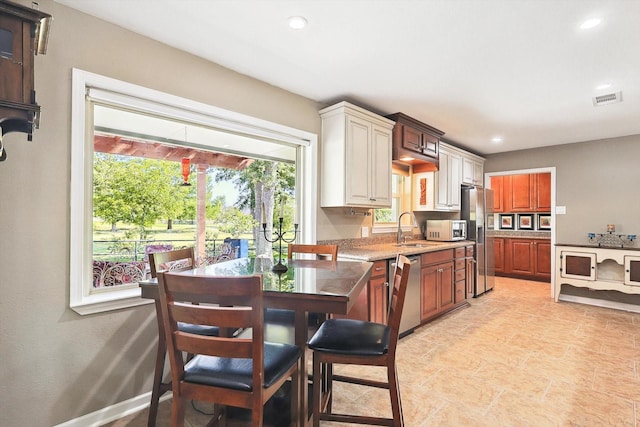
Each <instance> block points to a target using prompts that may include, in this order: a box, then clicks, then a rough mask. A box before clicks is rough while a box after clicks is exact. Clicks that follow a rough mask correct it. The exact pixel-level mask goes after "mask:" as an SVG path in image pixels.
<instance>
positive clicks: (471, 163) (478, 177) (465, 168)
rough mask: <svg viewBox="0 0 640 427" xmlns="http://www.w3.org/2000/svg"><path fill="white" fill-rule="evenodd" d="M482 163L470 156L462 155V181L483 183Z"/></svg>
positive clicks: (475, 183)
mask: <svg viewBox="0 0 640 427" xmlns="http://www.w3.org/2000/svg"><path fill="white" fill-rule="evenodd" d="M483 181H484V165H483V164H482V162H479V161H477V160H475V159H473V158H471V157H464V156H463V157H462V183H463V184H469V185H483Z"/></svg>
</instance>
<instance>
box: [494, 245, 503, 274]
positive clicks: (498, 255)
mask: <svg viewBox="0 0 640 427" xmlns="http://www.w3.org/2000/svg"><path fill="white" fill-rule="evenodd" d="M493 250H494V265H495V272H496V273H504V238H502V237H496V238H494V239H493Z"/></svg>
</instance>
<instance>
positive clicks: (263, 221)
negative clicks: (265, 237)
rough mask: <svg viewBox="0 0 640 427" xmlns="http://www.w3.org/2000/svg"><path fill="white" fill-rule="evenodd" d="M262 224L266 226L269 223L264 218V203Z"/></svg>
mask: <svg viewBox="0 0 640 427" xmlns="http://www.w3.org/2000/svg"><path fill="white" fill-rule="evenodd" d="M262 223H263V224H266V223H267V221H266V220H265V218H264V203H262Z"/></svg>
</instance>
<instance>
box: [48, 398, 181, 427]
mask: <svg viewBox="0 0 640 427" xmlns="http://www.w3.org/2000/svg"><path fill="white" fill-rule="evenodd" d="M170 398H171V393H165V394H164V396H162V397H161V398H160V402H162V401H164V400H167V399H170ZM150 402H151V392H148V393H144V394H141V395H139V396H135V397H132V398H131V399H128V400H125V401H124V402H118V403H116V404H115V405H111V406H107V407H106V408H102V409H99V410H97V411H95V412H92V413H90V414H86V415H83V416H81V417H78V418H74V419H72V420H69V421H67V422H64V423H62V424H58V425H55V426H53V427H99V426H102V425H105V424H107V423H110V422H111V421H115V420H118V419H120V418H122V417H126V416H127V415H130V414H133V413H135V412H138V411H141V410H143V409H145V408H147V407H148V406H149V404H150Z"/></svg>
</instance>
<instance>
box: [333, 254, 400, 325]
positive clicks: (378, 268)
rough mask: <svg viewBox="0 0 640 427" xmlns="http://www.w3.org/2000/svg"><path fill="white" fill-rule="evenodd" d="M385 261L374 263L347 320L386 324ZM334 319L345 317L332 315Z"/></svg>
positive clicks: (387, 294) (387, 293) (387, 291)
mask: <svg viewBox="0 0 640 427" xmlns="http://www.w3.org/2000/svg"><path fill="white" fill-rule="evenodd" d="M388 297H389V290H388V288H387V260H380V261H375V262H374V263H373V267H372V268H371V277H370V278H369V282H367V285H366V286H365V287H364V288H363V289H362V292H360V295H358V299H357V300H356V302H355V304H353V306H352V307H351V310H349V314H347V315H346V317H348V318H349V319H356V320H365V321H370V322H378V323H387V301H388ZM334 317H345V316H343V315H334Z"/></svg>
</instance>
